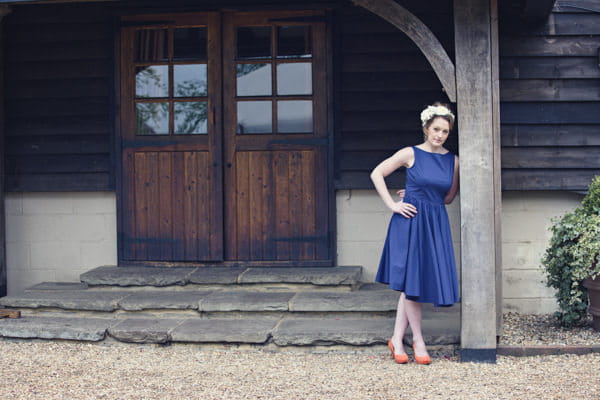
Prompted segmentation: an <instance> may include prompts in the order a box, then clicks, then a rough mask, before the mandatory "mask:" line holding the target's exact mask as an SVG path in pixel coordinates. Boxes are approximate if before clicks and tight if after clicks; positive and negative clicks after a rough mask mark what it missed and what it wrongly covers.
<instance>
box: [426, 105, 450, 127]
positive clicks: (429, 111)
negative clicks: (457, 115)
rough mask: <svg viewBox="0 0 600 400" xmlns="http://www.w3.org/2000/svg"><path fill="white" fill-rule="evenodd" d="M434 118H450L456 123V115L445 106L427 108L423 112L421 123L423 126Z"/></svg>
mask: <svg viewBox="0 0 600 400" xmlns="http://www.w3.org/2000/svg"><path fill="white" fill-rule="evenodd" d="M433 117H449V118H450V119H451V120H452V122H454V114H452V111H450V110H449V109H448V108H446V107H444V106H427V108H426V109H424V110H423V111H422V112H421V123H422V125H423V126H425V124H426V123H427V121H429V120H431V119H432V118H433Z"/></svg>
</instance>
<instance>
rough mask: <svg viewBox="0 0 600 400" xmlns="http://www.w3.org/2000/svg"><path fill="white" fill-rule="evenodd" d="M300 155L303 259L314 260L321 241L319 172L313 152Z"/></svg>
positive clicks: (304, 152)
mask: <svg viewBox="0 0 600 400" xmlns="http://www.w3.org/2000/svg"><path fill="white" fill-rule="evenodd" d="M300 154H301V156H302V158H301V165H302V214H303V215H304V220H303V224H302V236H303V237H304V238H305V240H304V242H303V243H302V259H304V260H314V259H315V258H316V257H315V253H316V246H317V242H320V241H321V238H319V237H318V234H317V215H316V206H317V204H316V201H315V200H316V198H315V197H316V195H317V190H316V184H315V180H316V175H317V174H318V173H319V172H317V170H316V169H315V160H314V152H313V151H303V152H301V153H300ZM321 172H322V171H321ZM321 222H322V223H324V222H325V221H321Z"/></svg>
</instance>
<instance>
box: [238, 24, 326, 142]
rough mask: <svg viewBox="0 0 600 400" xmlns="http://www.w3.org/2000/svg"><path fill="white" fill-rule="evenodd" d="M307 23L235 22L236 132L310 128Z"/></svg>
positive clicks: (310, 65) (293, 130) (288, 130)
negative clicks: (284, 24) (237, 24)
mask: <svg viewBox="0 0 600 400" xmlns="http://www.w3.org/2000/svg"><path fill="white" fill-rule="evenodd" d="M312 71H313V63H312V36H311V27H310V26H296V25H294V26H276V25H272V26H252V27H237V34H236V103H237V107H236V108H237V133H238V134H277V133H285V134H293V133H311V132H313V130H314V128H313V80H312Z"/></svg>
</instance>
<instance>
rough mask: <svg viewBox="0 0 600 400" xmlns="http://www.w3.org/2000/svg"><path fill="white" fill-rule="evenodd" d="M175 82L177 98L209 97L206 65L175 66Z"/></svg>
mask: <svg viewBox="0 0 600 400" xmlns="http://www.w3.org/2000/svg"><path fill="white" fill-rule="evenodd" d="M173 81H174V84H175V88H174V90H173V92H174V96H175V97H205V96H207V95H208V93H207V88H206V64H193V65H174V66H173Z"/></svg>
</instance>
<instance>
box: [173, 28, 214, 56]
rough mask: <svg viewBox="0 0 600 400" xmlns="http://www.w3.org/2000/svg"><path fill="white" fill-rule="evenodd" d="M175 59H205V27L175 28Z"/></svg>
mask: <svg viewBox="0 0 600 400" xmlns="http://www.w3.org/2000/svg"><path fill="white" fill-rule="evenodd" d="M173 58H174V59H175V60H206V28H203V27H202V28H177V29H175V31H174V32H173Z"/></svg>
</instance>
